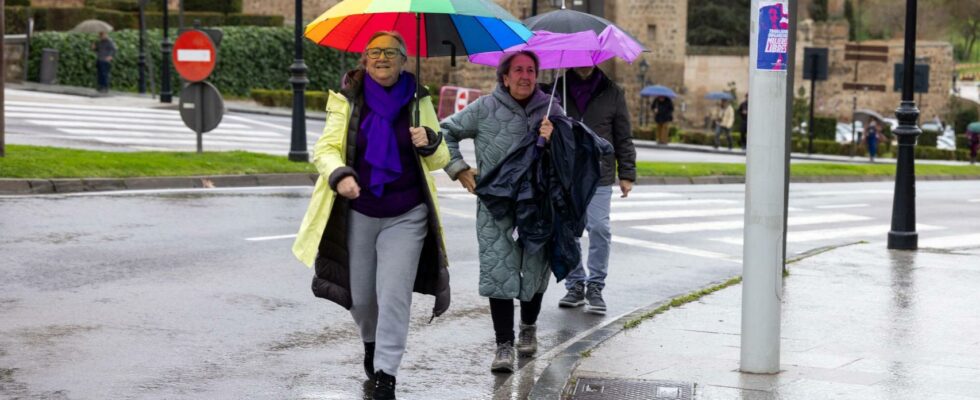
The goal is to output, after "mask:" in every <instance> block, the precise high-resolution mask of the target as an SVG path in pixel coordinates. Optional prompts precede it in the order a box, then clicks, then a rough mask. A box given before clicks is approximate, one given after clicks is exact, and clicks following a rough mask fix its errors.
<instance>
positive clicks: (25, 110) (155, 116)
mask: <svg viewBox="0 0 980 400" xmlns="http://www.w3.org/2000/svg"><path fill="white" fill-rule="evenodd" d="M5 110H6V111H7V115H15V113H16V114H29V115H31V117H21V118H48V119H51V118H59V119H71V118H77V117H79V116H91V117H117V118H139V119H142V120H153V121H180V113H178V112H176V111H170V112H167V113H166V114H163V113H143V112H140V110H138V109H133V111H131V112H125V111H94V110H40V109H38V108H34V107H18V106H13V107H6V109H5Z"/></svg>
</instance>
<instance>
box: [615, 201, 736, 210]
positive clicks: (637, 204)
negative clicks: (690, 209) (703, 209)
mask: <svg viewBox="0 0 980 400" xmlns="http://www.w3.org/2000/svg"><path fill="white" fill-rule="evenodd" d="M707 204H738V202H737V201H735V200H721V199H697V200H695V199H690V200H653V201H614V202H613V203H612V207H613V208H642V207H649V208H657V207H670V206H697V205H707Z"/></svg>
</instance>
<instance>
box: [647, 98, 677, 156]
mask: <svg viewBox="0 0 980 400" xmlns="http://www.w3.org/2000/svg"><path fill="white" fill-rule="evenodd" d="M650 108H652V109H653V122H656V123H657V143H658V144H661V145H665V146H666V145H667V143H669V142H670V123H671V122H673V121H674V102H673V101H671V100H670V98H668V97H666V96H657V98H656V99H654V100H653V104H651V105H650Z"/></svg>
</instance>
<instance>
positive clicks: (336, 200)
mask: <svg viewBox="0 0 980 400" xmlns="http://www.w3.org/2000/svg"><path fill="white" fill-rule="evenodd" d="M407 60H408V57H407V55H406V51H405V40H404V39H402V37H401V35H399V34H398V33H397V32H377V33H375V34H374V35H373V36H372V37H371V39H370V40H369V41H368V45H367V46H366V48H365V50H364V52H363V53H362V54H361V60H360V67H359V68H357V69H355V70H353V71H350V72H348V73H347V74H346V75H345V77H344V85H343V87H342V90H341V93H340V94H337V93H334V92H330V94H329V96H330V98H329V99H328V102H327V120H326V126H325V127H324V129H323V136H321V137H320V139H319V140H317V143H316V145H315V146H314V152H313V164H315V165H316V167H317V170H318V171H319V172H320V179H319V180H318V181H317V184H316V188H315V189H314V191H313V198H312V200H311V201H310V206H309V209H308V210H307V212H306V216H305V217H304V218H303V224H302V227H301V228H300V231H299V235H298V237H297V238H296V242H295V243H294V244H293V253H294V254H296V256H297V257H298V258H299V259H300V260H301V261H303V262H304V263H305V264H306V265H307V266H309V265H310V264H313V263H314V262H315V265H316V275H315V277H314V279H313V291H314V294H316V295H317V296H318V297H323V298H326V299H328V300H331V301H334V302H336V303H338V304H340V305H342V306H344V307H345V308H347V309H348V310H350V313H351V316H352V317H353V319H354V322H355V323H356V324H357V326H358V329H359V332H360V336H361V340H362V341H363V342H364V372H365V374H366V375H367V376H368V379H372V380H374V390H373V397H374V399H394V398H395V377H396V376H397V375H398V367H399V365H400V364H401V360H402V355H403V354H404V353H405V344H406V340H407V338H408V327H409V317H410V311H411V305H412V292H413V290H414V291H415V292H419V293H423V294H430V295H434V296H436V302H435V307H434V308H433V317H435V316H438V315H440V314H442V313H443V312H445V311H446V309H447V308H449V295H450V293H449V272H448V270H447V269H446V268H447V267H448V261H447V260H448V258H447V257H446V249H445V244H444V242H443V237H442V228H441V227H440V223H439V215H438V203H437V200H436V186H435V180H434V178H433V177H432V175H431V174H430V172H431V171H436V170H438V169H440V168H443V167H444V166H445V165H446V163H447V162H448V161H449V151H448V149H447V147H446V144H445V143H444V142H443V140H442V136H441V135H439V134H438V133H437V129H438V122H437V121H438V120H437V118H436V113H435V109H434V108H433V106H432V101H431V98H430V97H429V96H428V93H427V92H424V91H423V92H421V93H419V96H418V100H415V98H414V97H415V91H416V82H415V76H414V75H412V74H410V73H408V72H403V71H402V68H403V66H404V65H405V62H406V61H407ZM416 107H418V109H419V111H420V120H421V121H420V122H421V126H412V124H413V121H412V119H413V118H412V116H413V115H414V110H415V108H416Z"/></svg>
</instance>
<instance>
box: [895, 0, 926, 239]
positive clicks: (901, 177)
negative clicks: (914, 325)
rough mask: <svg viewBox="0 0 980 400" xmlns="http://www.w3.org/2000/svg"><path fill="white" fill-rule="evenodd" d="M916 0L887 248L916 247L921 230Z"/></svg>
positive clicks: (910, 4) (909, 26)
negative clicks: (917, 178) (918, 209)
mask: <svg viewBox="0 0 980 400" xmlns="http://www.w3.org/2000/svg"><path fill="white" fill-rule="evenodd" d="M917 3H918V1H916V0H906V2H905V60H904V62H903V64H904V68H905V73H904V75H903V76H902V78H903V79H902V103H901V105H900V106H899V107H898V109H897V110H895V116H896V117H898V127H897V128H895V132H894V133H895V135H896V136H898V164H897V165H896V167H895V197H894V201H893V203H892V228H891V231H889V232H888V248H889V249H897V250H916V249H918V248H919V234H918V233H916V231H915V141H916V139H917V138H918V136H919V134H920V133H922V130H920V129H919V127H918V126H917V124H918V121H919V109H918V108H916V105H915V98H914V97H913V92H912V90H913V89H914V88H915V20H916V7H917V6H918V4H917Z"/></svg>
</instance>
